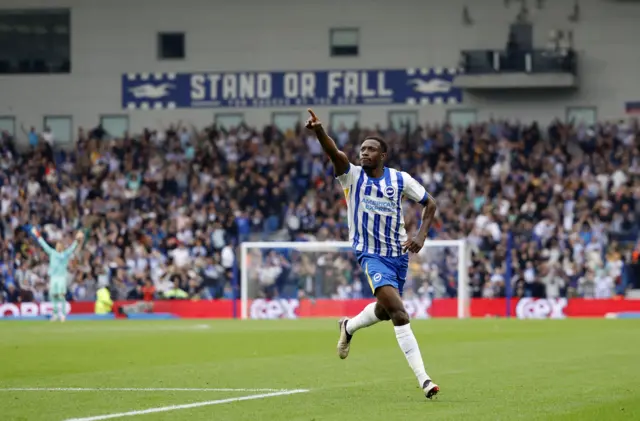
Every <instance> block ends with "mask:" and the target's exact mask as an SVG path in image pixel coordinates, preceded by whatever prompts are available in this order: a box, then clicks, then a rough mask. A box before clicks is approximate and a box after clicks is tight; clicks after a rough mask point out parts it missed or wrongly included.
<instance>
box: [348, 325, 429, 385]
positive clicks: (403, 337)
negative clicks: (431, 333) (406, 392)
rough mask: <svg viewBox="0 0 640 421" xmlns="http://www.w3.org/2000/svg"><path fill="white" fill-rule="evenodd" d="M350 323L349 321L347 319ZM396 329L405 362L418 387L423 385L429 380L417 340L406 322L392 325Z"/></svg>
mask: <svg viewBox="0 0 640 421" xmlns="http://www.w3.org/2000/svg"><path fill="white" fill-rule="evenodd" d="M349 323H351V321H349ZM394 329H395V331H396V339H398V345H400V349H402V352H404V356H405V357H407V362H408V363H409V366H410V367H411V369H412V370H413V373H414V374H415V375H416V377H417V378H418V383H419V384H420V387H422V386H423V385H424V382H425V381H427V380H431V378H430V377H429V375H428V374H427V372H426V371H425V369H424V362H423V361H422V355H421V354H420V348H418V341H417V340H416V337H415V336H414V335H413V331H412V330H411V325H410V324H406V325H404V326H394Z"/></svg>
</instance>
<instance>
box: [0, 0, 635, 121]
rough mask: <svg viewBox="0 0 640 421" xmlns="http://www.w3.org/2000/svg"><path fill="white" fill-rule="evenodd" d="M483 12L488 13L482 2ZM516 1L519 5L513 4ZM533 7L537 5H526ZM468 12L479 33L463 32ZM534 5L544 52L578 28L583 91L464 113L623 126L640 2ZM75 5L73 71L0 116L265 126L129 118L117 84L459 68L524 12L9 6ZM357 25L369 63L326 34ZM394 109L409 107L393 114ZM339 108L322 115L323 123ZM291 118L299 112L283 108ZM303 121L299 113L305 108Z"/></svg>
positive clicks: (517, 97) (313, 5)
mask: <svg viewBox="0 0 640 421" xmlns="http://www.w3.org/2000/svg"><path fill="white" fill-rule="evenodd" d="M480 3H482V4H480ZM512 3H515V1H512ZM529 3H535V2H531V1H530V2H529ZM464 4H468V5H469V7H470V11H471V16H472V18H473V19H474V21H475V24H474V25H473V26H471V27H465V26H463V25H462V23H461V22H462V19H461V11H462V7H463V5H464ZM545 4H546V5H545V8H544V9H543V10H541V11H538V10H536V9H535V4H530V9H531V12H532V19H533V21H534V23H535V25H536V27H535V28H536V29H535V30H536V33H535V38H536V41H537V43H538V45H545V44H546V37H547V33H548V30H549V29H551V28H571V29H573V30H574V38H575V44H576V47H577V49H578V50H579V52H580V54H581V60H580V75H581V89H580V90H579V91H578V92H575V93H572V94H553V95H545V94H540V93H538V94H531V93H521V92H517V93H516V92H506V93H503V94H500V95H498V96H493V97H490V98H488V97H476V96H473V95H470V94H465V100H464V103H463V104H461V105H460V106H457V107H458V108H474V109H477V110H478V116H479V118H483V119H484V118H489V117H490V116H495V117H508V118H520V119H523V120H529V119H531V118H536V119H538V120H540V121H542V122H546V121H549V120H551V119H552V118H554V117H556V116H560V117H563V116H564V115H565V109H566V107H567V106H571V105H576V106H591V105H593V106H597V107H598V114H599V115H598V117H600V118H613V117H620V116H621V115H622V113H623V105H624V101H625V100H634V99H635V100H638V99H640V84H638V83H637V75H638V72H640V52H639V50H638V49H637V40H638V39H640V25H638V22H640V2H613V1H610V0H582V1H581V2H580V5H581V20H580V22H578V23H570V22H568V20H567V19H566V17H567V16H568V15H569V14H570V13H571V10H572V5H573V0H553V1H546V2H545ZM54 6H62V7H71V8H72V54H73V57H72V67H73V73H72V74H71V75H67V76H43V75H38V76H3V77H0V115H11V116H16V119H17V123H18V124H17V125H18V126H19V125H20V123H24V124H25V125H35V126H37V127H38V128H40V127H41V126H42V121H43V117H44V116H45V115H52V114H53V115H72V116H73V124H74V128H75V127H78V126H83V127H91V126H93V125H95V124H96V123H97V122H98V119H99V116H100V115H101V114H128V115H129V116H130V121H131V130H132V131H134V132H137V131H139V130H141V129H142V128H143V127H147V126H157V125H159V124H161V123H162V124H168V123H169V122H173V121H176V120H178V119H182V120H184V121H186V122H192V123H194V124H196V125H199V126H202V125H205V124H207V123H209V122H211V121H212V119H213V114H214V113H215V112H216V111H218V112H238V111H240V112H244V113H245V116H246V119H247V121H248V122H250V123H252V124H264V123H267V122H269V121H270V120H271V118H272V112H274V111H278V110H273V109H269V110H264V109H260V110H258V109H248V110H236V109H233V110H231V109H227V110H212V109H206V110H202V109H198V110H171V111H168V110H164V111H124V110H122V109H121V101H120V76H121V74H122V73H126V72H180V71H183V72H193V71H224V70H228V71H233V70H297V69H300V70H302V69H311V70H320V69H336V68H404V67H411V66H421V67H431V66H455V65H456V64H457V62H458V57H459V51H460V50H461V49H474V48H477V49H481V48H491V47H493V48H503V47H504V46H505V44H506V36H507V31H508V24H509V22H511V21H512V20H513V17H514V16H515V15H516V14H517V12H518V7H517V5H512V6H511V8H509V9H505V7H504V1H503V0H483V1H482V2H477V1H475V2H472V1H470V0H447V1H444V0H393V1H392V0H349V1H345V0H322V1H317V0H313V1H312V0H269V1H264V0H235V1H233V2H229V1H222V0H181V1H177V0H2V1H1V2H0V8H25V7H54ZM341 26H348V27H359V28H360V36H361V42H360V56H359V57H358V58H332V57H330V56H329V46H328V43H329V28H331V27H341ZM159 31H184V32H186V37H187V40H186V49H187V60H185V61H158V60H157V59H156V52H157V50H156V34H157V32H159ZM348 109H349V110H357V111H359V112H360V119H361V122H362V123H363V124H364V125H373V124H375V123H382V124H385V123H386V121H387V112H388V110H389V107H360V108H352V107H349V108H348ZM394 109H406V108H405V107H394ZM446 109H447V108H446V107H445V106H439V105H433V106H427V107H422V108H420V109H419V110H420V120H421V121H422V122H424V121H439V120H442V119H444V118H445V116H446ZM331 110H335V108H325V109H319V110H318V111H319V114H320V116H321V117H323V116H324V119H325V120H328V114H329V112H330V111H331ZM282 111H294V110H292V109H290V108H289V109H286V110H282ZM300 111H301V114H302V111H304V110H300Z"/></svg>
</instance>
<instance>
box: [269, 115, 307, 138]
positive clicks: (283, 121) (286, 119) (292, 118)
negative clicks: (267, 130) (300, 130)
mask: <svg viewBox="0 0 640 421" xmlns="http://www.w3.org/2000/svg"><path fill="white" fill-rule="evenodd" d="M272 123H273V125H274V126H276V128H277V129H278V130H280V131H281V132H283V133H284V132H286V131H287V130H295V128H296V125H297V124H298V123H300V113H291V112H289V113H284V112H281V113H273V117H272Z"/></svg>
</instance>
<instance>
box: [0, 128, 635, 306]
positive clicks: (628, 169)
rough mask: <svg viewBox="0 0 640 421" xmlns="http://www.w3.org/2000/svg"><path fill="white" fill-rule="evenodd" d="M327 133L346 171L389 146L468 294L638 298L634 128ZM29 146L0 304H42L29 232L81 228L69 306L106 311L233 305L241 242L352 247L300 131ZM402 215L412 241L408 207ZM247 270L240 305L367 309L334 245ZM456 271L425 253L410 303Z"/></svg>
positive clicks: (64, 234) (318, 153) (2, 221)
mask: <svg viewBox="0 0 640 421" xmlns="http://www.w3.org/2000/svg"><path fill="white" fill-rule="evenodd" d="M331 132H332V136H333V137H334V139H335V140H336V142H337V143H338V145H339V147H340V148H341V149H342V150H344V151H345V152H346V153H347V154H348V156H349V157H350V159H351V160H352V162H356V161H357V151H358V149H359V144H360V142H361V141H362V139H363V138H364V137H365V136H367V135H370V134H376V135H379V136H383V137H384V138H385V139H387V142H388V144H389V145H390V153H389V160H388V162H387V165H388V166H390V167H395V168H400V169H402V170H403V171H407V172H409V173H411V174H412V175H413V176H414V177H416V178H417V179H418V180H419V181H420V182H421V183H422V184H423V185H424V186H425V187H426V188H427V190H428V191H429V192H430V193H431V194H432V195H433V196H434V197H435V198H436V200H437V202H438V205H439V211H438V214H437V218H436V220H435V222H434V224H433V226H432V228H431V230H430V234H429V236H430V238H431V239H460V238H466V239H467V240H468V244H469V249H470V251H471V254H470V259H469V262H470V265H469V280H470V287H471V288H470V291H471V293H472V294H473V296H474V297H496V296H503V295H504V294H505V289H506V288H505V287H506V286H507V284H508V283H510V285H511V286H512V287H513V288H512V289H513V293H514V295H518V296H535V297H558V296H569V297H572V296H582V297H590V298H608V297H612V296H621V295H624V293H625V291H626V290H627V289H629V288H632V287H634V286H635V287H637V288H638V287H640V282H638V278H639V273H640V271H638V270H637V269H636V266H637V264H638V252H639V250H640V249H639V248H638V244H637V238H638V229H639V224H638V216H639V215H640V201H638V200H637V199H638V198H640V182H639V181H640V128H639V126H638V123H637V121H630V122H623V121H620V122H615V123H601V124H597V125H595V126H592V127H587V126H585V125H582V124H576V125H573V124H563V123H561V122H559V121H556V122H554V123H553V124H551V125H550V126H549V127H548V128H541V127H539V126H538V125H537V124H535V123H533V124H529V125H526V124H521V123H513V122H503V121H493V120H492V121H488V122H485V123H481V124H474V125H472V126H470V127H466V128H457V127H451V126H449V125H446V124H444V125H438V126H434V125H426V126H422V127H416V128H411V129H409V128H387V129H382V128H379V127H377V128H375V129H366V128H363V129H361V128H358V127H355V128H353V129H351V130H346V129H345V128H344V127H338V128H333V130H331ZM45 134H47V133H43V135H45ZM49 137H51V136H49ZM30 143H31V145H30V149H29V150H28V151H26V152H25V153H19V152H18V150H17V149H16V148H15V146H14V144H15V141H14V140H13V139H12V138H11V136H9V134H8V133H4V134H3V135H2V144H1V145H0V148H1V150H0V196H1V197H0V233H1V234H2V242H1V243H0V291H1V293H0V302H1V301H2V300H6V301H11V302H17V301H43V300H45V299H47V290H46V284H47V279H46V265H47V259H46V257H45V255H44V254H43V253H42V251H41V250H40V249H39V246H38V245H37V244H36V243H35V242H34V241H33V239H32V238H30V237H29V234H28V233H27V232H26V231H25V230H24V226H26V225H34V226H37V227H39V228H40V231H41V232H42V233H43V235H44V236H45V238H46V240H47V241H48V242H50V243H54V242H57V241H63V242H64V243H65V244H70V242H71V241H72V236H71V233H72V232H73V231H74V230H77V229H84V230H85V232H86V233H87V240H86V242H85V244H83V246H82V248H81V250H80V251H79V252H78V253H77V257H76V258H75V259H74V261H73V262H72V268H71V272H72V274H73V275H72V279H70V287H69V296H68V299H70V300H93V299H94V296H95V291H96V289H97V288H98V287H100V286H103V285H109V286H110V288H111V290H112V295H113V296H114V298H115V299H127V298H128V299H136V300H141V299H145V300H151V299H154V298H155V299H158V298H169V297H171V298H200V299H211V298H230V297H232V296H233V295H234V288H233V285H234V279H237V275H238V274H237V270H236V268H237V265H236V261H237V258H236V256H237V246H238V244H239V243H240V242H242V241H246V240H249V239H260V240H270V239H279V240H293V241H324V240H342V241H344V240H347V238H348V229H347V225H346V221H347V210H346V205H345V201H344V196H343V193H342V191H341V189H340V187H339V184H338V183H337V182H335V180H334V179H333V172H332V168H331V165H330V164H329V162H328V161H327V159H326V158H325V157H324V155H323V153H322V150H321V148H320V146H319V144H318V143H317V141H316V140H315V138H314V137H313V136H312V135H311V134H310V133H307V132H306V131H305V130H304V129H303V128H301V127H297V128H293V129H290V130H286V131H281V130H278V129H277V128H275V127H273V126H268V127H266V128H264V130H256V129H253V128H250V127H247V126H241V127H238V128H229V129H225V128H220V127H216V126H212V127H209V128H206V129H205V130H197V129H195V128H188V127H184V126H183V125H182V124H178V125H172V126H169V127H167V128H164V129H161V130H146V131H145V132H144V133H142V134H140V135H137V136H128V135H125V136H124V137H123V138H120V139H114V138H111V137H110V136H109V134H108V133H105V131H104V130H103V129H102V128H101V127H98V128H96V129H93V130H91V131H83V130H79V132H78V135H77V143H76V146H75V150H71V151H68V150H67V151H65V150H62V149H58V148H56V146H55V143H54V142H51V141H49V140H47V139H46V138H45V136H40V139H38V138H35V139H34V138H33V136H31V135H30ZM404 207H405V209H404V210H405V221H406V228H407V230H408V231H409V232H411V231H413V230H415V229H416V228H417V224H418V221H419V215H420V211H421V209H420V206H419V205H416V204H412V203H410V202H407V203H405V205H404ZM509 250H511V252H510V254H509V252H508V251H509ZM508 254H509V255H508ZM249 258H250V259H251V261H250V262H249V264H248V265H247V267H249V268H251V270H250V272H249V279H250V286H251V288H250V292H251V295H252V296H267V297H276V296H280V297H310V298H314V297H315V298H317V297H334V298H338V299H343V298H359V297H368V296H371V291H370V290H369V287H368V283H367V282H366V280H365V277H364V276H363V273H362V271H361V269H360V268H359V267H358V265H357V264H356V263H355V259H354V258H353V255H352V254H351V253H350V252H348V251H346V250H345V251H336V252H333V253H306V252H305V253H296V252H293V251H291V250H286V251H283V250H266V251H257V250H253V251H252V252H251V253H250V256H249ZM457 259H458V254H457V249H456V248H445V247H425V248H424V249H423V251H421V252H420V253H419V254H418V255H417V256H414V257H412V258H411V261H410V267H409V275H408V281H407V285H406V287H405V293H406V295H407V296H424V297H454V296H456V295H457V278H458V274H457Z"/></svg>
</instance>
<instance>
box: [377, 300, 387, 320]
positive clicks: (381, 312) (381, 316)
mask: <svg viewBox="0 0 640 421" xmlns="http://www.w3.org/2000/svg"><path fill="white" fill-rule="evenodd" d="M374 312H375V314H376V317H377V318H378V320H391V317H389V313H387V310H385V309H384V307H382V306H381V305H380V303H377V304H376V308H375V309H374Z"/></svg>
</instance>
